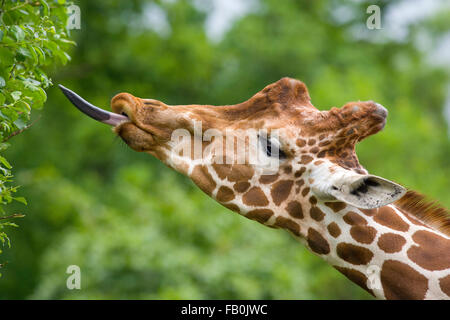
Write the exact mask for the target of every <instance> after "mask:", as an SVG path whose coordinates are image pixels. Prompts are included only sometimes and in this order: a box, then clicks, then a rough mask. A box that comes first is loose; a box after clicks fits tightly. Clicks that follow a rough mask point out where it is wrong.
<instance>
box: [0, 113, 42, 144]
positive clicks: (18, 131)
mask: <svg viewBox="0 0 450 320" xmlns="http://www.w3.org/2000/svg"><path fill="white" fill-rule="evenodd" d="M40 118H41V116H39V117H38V118H37V119H35V120H34V121H33V122H32V123H30V124H29V125H27V126H26V127H25V128H23V129H20V130H17V131H14V132H13V133H11V134H10V135H9V136H7V137H6V138H5V139H3V141H2V142H6V141H8V140H9V139H11V138H12V137H14V136H17V135H18V134H21V133H22V132H24V131H25V130H27V129H28V128H30V127H31V126H32V125H33V124H35V123H36V121H38V120H39V119H40Z"/></svg>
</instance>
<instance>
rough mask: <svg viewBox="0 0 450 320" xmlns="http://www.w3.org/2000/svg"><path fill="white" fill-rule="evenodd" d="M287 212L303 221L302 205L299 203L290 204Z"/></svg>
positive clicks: (292, 202)
mask: <svg viewBox="0 0 450 320" xmlns="http://www.w3.org/2000/svg"><path fill="white" fill-rule="evenodd" d="M286 211H287V212H288V213H289V215H290V216H291V217H294V218H297V219H303V209H302V205H301V204H300V202H298V201H291V202H289V203H288V205H287V207H286Z"/></svg>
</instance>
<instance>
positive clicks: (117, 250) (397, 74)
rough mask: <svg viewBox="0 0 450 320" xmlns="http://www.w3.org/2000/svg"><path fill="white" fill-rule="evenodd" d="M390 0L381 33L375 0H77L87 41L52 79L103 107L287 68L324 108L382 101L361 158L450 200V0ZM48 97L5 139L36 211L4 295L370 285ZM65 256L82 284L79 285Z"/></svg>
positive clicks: (143, 294)
mask: <svg viewBox="0 0 450 320" xmlns="http://www.w3.org/2000/svg"><path fill="white" fill-rule="evenodd" d="M376 2H377V4H378V5H379V6H380V7H381V17H382V27H383V29H381V30H369V29H367V28H366V19H367V17H368V16H369V15H368V14H367V13H366V8H367V7H368V6H369V5H370V4H373V3H372V2H370V1H356V0H355V1H353V0H352V1H351V0H348V1H332V0H330V1H306V0H305V1H293V0H283V1H279V0H259V1H258V0H254V1H249V0H247V1H231V0H230V1H226V0H222V1H218V0H217V1H187V0H171V1H169V0H166V1H137V0H134V1H118V0H114V1H106V0H105V1H88V0H85V1H75V4H77V5H79V6H80V8H81V30H73V31H72V38H73V39H74V40H75V41H76V42H77V43H78V45H77V47H75V48H74V49H73V51H72V53H71V55H72V57H73V59H72V61H71V62H70V63H69V64H68V65H67V66H65V67H62V68H61V67H60V68H58V69H57V70H55V71H54V72H53V74H52V78H53V82H54V83H55V84H57V83H61V84H64V85H65V86H67V87H69V88H71V89H73V90H75V91H76V92H78V93H79V94H81V95H82V96H83V97H84V98H86V99H87V100H89V101H90V102H92V103H94V104H96V105H98V106H103V107H108V105H109V100H110V99H111V97H113V96H114V95H115V94H117V93H119V92H123V91H126V92H130V93H132V94H134V95H136V96H139V97H145V98H154V99H158V100H162V101H164V102H166V103H168V104H191V103H199V104H203V103H204V104H215V105H220V104H234V103H238V102H242V101H244V100H246V99H248V98H249V97H250V96H251V95H253V94H254V93H256V92H257V91H259V90H261V89H262V88H263V87H264V86H266V85H267V84H269V83H272V82H275V81H277V80H278V79H280V78H281V77H284V76H290V77H294V78H298V79H300V80H302V81H304V82H305V83H306V84H307V85H308V87H309V90H310V94H311V97H312V102H313V104H314V105H315V106H316V107H318V108H319V109H329V108H330V107H331V106H341V105H343V104H345V103H346V102H348V101H355V100H374V101H377V102H379V103H381V104H383V105H384V106H386V107H387V108H388V109H389V117H388V123H387V126H386V128H385V130H384V131H382V132H380V133H378V134H377V135H375V136H373V137H371V138H369V139H367V141H364V142H362V143H361V144H360V145H358V147H357V152H358V155H359V158H360V161H361V163H362V164H363V165H364V166H365V167H366V168H367V169H368V170H369V172H371V173H373V174H376V175H380V176H383V177H385V178H388V179H391V180H394V181H397V182H399V183H401V184H403V185H405V186H407V187H409V188H412V189H415V190H418V191H420V192H422V193H425V194H427V195H429V196H430V197H432V198H434V199H437V200H439V201H440V202H441V203H442V204H443V205H445V206H447V207H448V206H450V197H449V190H450V182H449V178H448V177H449V176H450V141H449V136H448V125H447V124H446V120H445V115H446V114H447V115H448V111H449V110H450V106H449V107H448V109H447V111H445V110H444V108H445V105H446V98H448V88H449V80H450V79H449V75H450V70H449V67H448V65H449V64H448V60H447V64H446V63H442V59H443V58H442V56H444V58H445V53H448V52H449V51H450V49H449V48H450V45H448V43H447V47H445V46H444V47H443V48H442V43H445V42H443V40H442V39H444V38H445V37H446V36H447V37H448V34H449V30H450V10H449V7H448V6H446V5H445V2H442V1H441V2H440V1H429V2H433V3H435V4H436V3H437V5H442V6H441V7H440V8H439V9H437V10H434V11H431V12H430V14H427V15H425V16H424V17H421V18H415V17H414V15H413V18H410V20H408V23H404V24H403V25H401V24H400V25H399V21H400V22H401V21H403V20H402V19H401V18H405V17H408V12H409V11H408V9H410V8H408V5H407V4H406V6H405V3H408V1H402V2H398V1H376ZM422 2H423V1H422ZM409 3H410V5H411V6H414V3H415V1H409ZM402 5H403V6H404V7H405V8H406V9H403V7H401V6H402ZM399 6H400V7H399ZM416 9H417V8H416ZM419 11H423V12H425V11H426V10H419ZM423 12H422V13H423ZM398 17H400V18H398ZM395 23H397V24H395ZM447 42H448V39H447ZM443 54H444V55H443ZM447 57H448V56H447ZM444 62H445V60H444ZM48 94H49V95H48V102H47V103H46V106H45V108H44V110H43V111H42V112H40V114H38V113H35V115H34V116H35V117H38V116H41V118H40V119H39V120H38V121H37V123H36V124H35V125H34V126H33V127H32V128H31V129H30V130H27V131H26V132H24V133H23V134H21V135H19V136H17V137H15V138H14V142H13V145H12V147H11V148H10V149H9V150H8V152H7V158H8V159H10V161H11V163H14V164H15V168H14V174H15V176H16V181H17V183H18V184H20V185H22V187H21V189H20V191H19V194H20V195H21V196H22V195H23V196H25V197H26V198H27V200H28V202H29V205H28V206H23V205H20V204H15V211H19V212H23V213H25V214H26V218H24V219H21V220H19V221H17V222H18V223H19V224H20V228H18V229H14V230H10V231H9V235H10V237H11V241H12V248H10V249H7V248H5V253H4V254H3V255H2V259H3V260H6V261H8V264H7V265H6V266H5V267H4V268H3V269H2V273H3V276H2V278H1V279H0V299H13V298H15V299H23V298H32V299H80V298H87V299H91V298H105V299H370V298H371V296H369V295H368V294H367V293H365V291H363V290H362V289H360V288H359V287H357V286H356V285H354V284H353V283H351V282H350V281H348V280H347V279H346V278H345V277H344V276H343V275H341V274H340V273H338V272H337V271H336V270H334V269H333V268H332V267H330V266H328V265H327V264H326V263H325V262H323V261H322V260H321V259H320V258H318V257H316V256H314V255H313V254H311V253H309V252H308V251H307V250H306V249H305V248H303V247H302V246H301V245H300V244H298V243H297V242H296V241H295V240H294V239H293V238H292V237H290V236H289V234H288V233H286V232H283V231H280V230H272V229H269V228H266V227H263V226H262V225H259V224H258V223H255V222H253V221H250V220H247V219H245V218H243V217H240V216H238V215H237V214H234V213H231V212H230V211H228V210H227V209H225V208H223V207H221V206H220V205H219V204H216V203H215V202H214V201H213V200H211V199H209V198H208V197H207V196H206V195H205V194H203V193H202V192H201V191H200V190H199V189H197V188H196V187H195V186H194V185H193V183H191V182H190V181H189V180H188V179H187V178H185V177H183V176H181V175H180V174H177V173H175V172H173V171H171V170H170V169H168V168H166V167H165V166H164V165H163V164H161V163H159V162H158V161H156V160H155V159H153V158H152V157H150V156H149V155H147V154H139V153H136V152H134V151H132V150H131V149H129V148H128V147H127V146H125V144H123V143H122V142H121V141H120V139H118V138H116V137H115V136H114V135H113V133H112V132H111V129H110V128H109V127H108V126H106V125H102V124H99V123H97V122H95V121H93V120H90V119H88V118H87V117H86V116H84V115H82V114H81V113H80V112H79V111H77V110H76V109H75V108H74V107H73V106H71V105H70V104H69V102H68V101H67V100H66V99H65V97H64V96H63V95H62V94H61V92H60V91H59V90H58V89H57V88H56V87H55V86H54V87H53V88H51V89H50V90H49V91H48ZM447 104H450V99H449V100H448V102H447ZM445 112H447V113H445ZM12 211H14V210H12ZM69 265H78V266H80V268H81V273H82V284H81V285H82V289H81V290H68V289H67V288H66V279H67V277H68V275H67V274H66V268H67V267H68V266H69Z"/></svg>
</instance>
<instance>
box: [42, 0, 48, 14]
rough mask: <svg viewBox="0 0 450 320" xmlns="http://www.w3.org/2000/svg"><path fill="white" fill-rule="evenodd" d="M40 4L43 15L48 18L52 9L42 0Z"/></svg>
mask: <svg viewBox="0 0 450 320" xmlns="http://www.w3.org/2000/svg"><path fill="white" fill-rule="evenodd" d="M40 2H41V4H42V13H43V15H44V16H48V15H49V13H50V7H49V6H48V3H47V1H45V0H41V1H40Z"/></svg>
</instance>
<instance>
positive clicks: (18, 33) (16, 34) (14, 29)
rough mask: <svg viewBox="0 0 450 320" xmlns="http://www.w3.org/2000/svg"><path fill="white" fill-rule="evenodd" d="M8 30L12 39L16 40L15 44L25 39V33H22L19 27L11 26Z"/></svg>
mask: <svg viewBox="0 0 450 320" xmlns="http://www.w3.org/2000/svg"><path fill="white" fill-rule="evenodd" d="M10 30H11V33H12V35H13V37H14V39H16V41H17V42H20V41H22V40H23V39H25V32H23V30H22V29H21V28H20V27H19V26H17V25H16V26H12V27H11V29H10Z"/></svg>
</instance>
